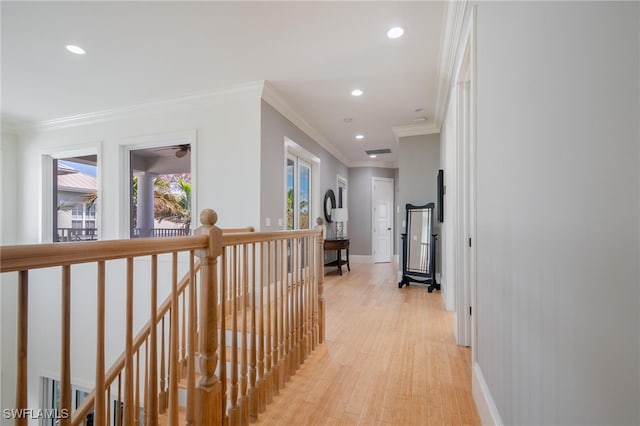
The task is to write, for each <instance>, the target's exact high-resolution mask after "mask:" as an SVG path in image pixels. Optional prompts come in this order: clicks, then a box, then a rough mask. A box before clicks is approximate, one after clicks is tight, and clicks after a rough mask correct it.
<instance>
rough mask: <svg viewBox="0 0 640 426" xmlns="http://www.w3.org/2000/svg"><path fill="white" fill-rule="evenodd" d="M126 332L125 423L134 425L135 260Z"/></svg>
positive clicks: (129, 270) (129, 262) (130, 270)
mask: <svg viewBox="0 0 640 426" xmlns="http://www.w3.org/2000/svg"><path fill="white" fill-rule="evenodd" d="M125 317H126V321H125V323H126V325H125V327H126V330H125V351H124V369H125V370H124V423H125V424H126V425H127V426H129V425H132V424H133V258H128V259H127V297H126V314H125Z"/></svg>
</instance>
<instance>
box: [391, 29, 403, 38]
mask: <svg viewBox="0 0 640 426" xmlns="http://www.w3.org/2000/svg"><path fill="white" fill-rule="evenodd" d="M403 34H404V28H402V27H393V28H391V29H390V30H389V31H387V37H389V38H400V37H402V35H403Z"/></svg>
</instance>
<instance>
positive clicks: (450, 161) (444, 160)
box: [440, 93, 457, 330]
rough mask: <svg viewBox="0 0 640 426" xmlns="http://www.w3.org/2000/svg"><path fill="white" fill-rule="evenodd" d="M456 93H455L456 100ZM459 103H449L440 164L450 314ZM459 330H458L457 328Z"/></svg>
mask: <svg viewBox="0 0 640 426" xmlns="http://www.w3.org/2000/svg"><path fill="white" fill-rule="evenodd" d="M455 96H456V94H455V93H454V94H452V98H454V99H455ZM455 106H456V104H455V102H449V107H448V108H447V112H446V116H445V117H446V118H445V120H444V122H443V125H442V133H441V135H440V164H441V165H442V168H443V170H444V186H445V193H444V202H443V204H444V218H443V219H444V221H443V222H442V225H441V232H442V238H441V239H440V240H441V244H442V246H441V247H442V273H441V277H440V280H441V282H440V284H441V287H440V288H441V291H442V298H443V300H444V305H445V308H446V309H447V310H448V311H453V310H454V309H455V296H456V294H455V281H454V277H455V268H456V258H455V256H456V250H455V247H456V239H455V234H454V230H455V224H454V221H455V218H456V216H455V212H456V209H457V199H456V198H457V197H456V195H457V192H456V174H457V169H456V156H457V133H456V123H457V121H456V114H455V109H456V108H455ZM454 330H457V327H454Z"/></svg>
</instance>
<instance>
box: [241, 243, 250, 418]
mask: <svg viewBox="0 0 640 426" xmlns="http://www.w3.org/2000/svg"><path fill="white" fill-rule="evenodd" d="M248 255H249V247H248V245H247V244H243V245H242V352H241V358H240V402H239V405H240V424H242V425H245V424H248V423H249V399H248V398H247V379H248V372H247V364H248V362H247V360H248V355H249V353H248V350H247V349H248V348H247V346H248V344H249V338H248V333H247V312H248V309H247V308H248V306H247V305H248V304H249V299H248V297H249V259H248Z"/></svg>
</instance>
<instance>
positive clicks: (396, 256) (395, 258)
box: [393, 254, 400, 265]
mask: <svg viewBox="0 0 640 426" xmlns="http://www.w3.org/2000/svg"><path fill="white" fill-rule="evenodd" d="M393 260H395V262H396V265H399V264H400V255H397V254H394V255H393Z"/></svg>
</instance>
